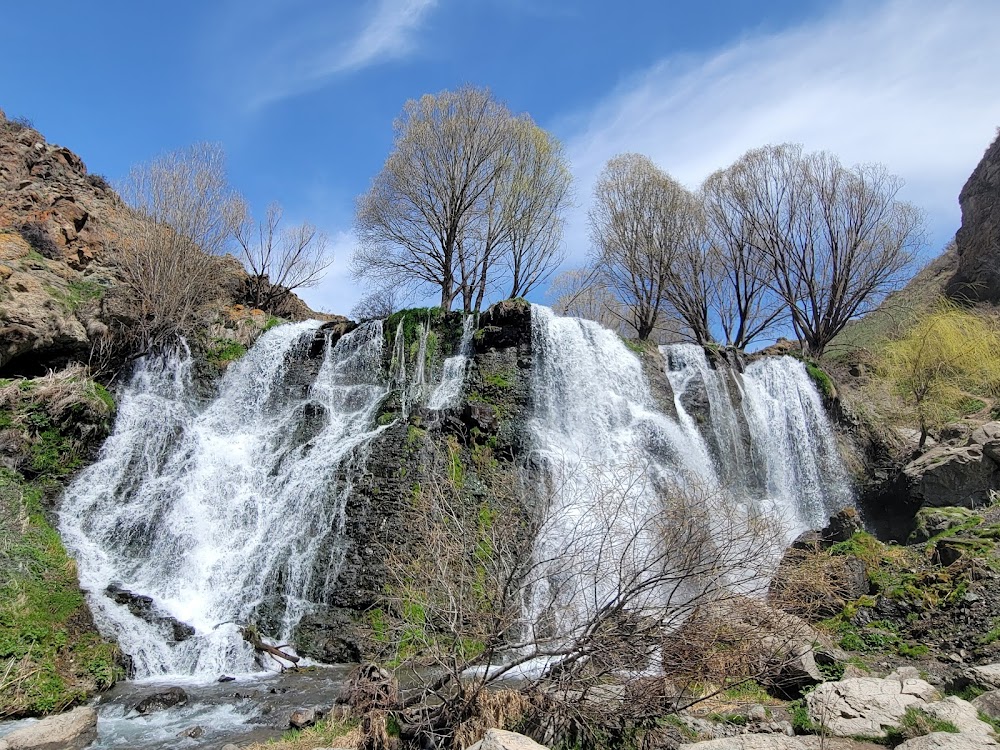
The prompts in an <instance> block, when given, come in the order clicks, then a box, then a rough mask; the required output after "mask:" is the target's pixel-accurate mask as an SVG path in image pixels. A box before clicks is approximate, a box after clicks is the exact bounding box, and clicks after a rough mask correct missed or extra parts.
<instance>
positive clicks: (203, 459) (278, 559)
mask: <svg viewBox="0 0 1000 750" xmlns="http://www.w3.org/2000/svg"><path fill="white" fill-rule="evenodd" d="M316 327H317V324H316V323H313V322H307V323H298V324H292V325H285V326H279V327H278V328H275V329H273V330H271V331H269V332H267V333H265V334H264V335H263V336H262V337H261V338H260V339H259V340H258V342H257V343H256V344H255V345H254V346H253V348H252V349H251V350H250V351H249V352H248V353H247V354H246V355H245V356H244V357H243V358H242V359H241V360H239V361H237V362H235V363H234V364H233V365H231V366H230V368H229V370H228V371H227V372H226V373H225V375H224V377H223V378H222V381H221V383H220V384H219V387H218V393H217V395H216V396H215V398H213V399H212V400H210V401H208V402H207V403H203V402H201V401H199V399H198V398H197V397H196V395H195V389H194V387H193V383H192V380H191V373H190V368H191V360H190V356H189V354H188V353H187V352H184V351H181V352H178V353H176V354H174V355H172V356H167V357H162V358H154V359H150V360H147V361H145V362H140V363H139V365H138V367H137V369H136V372H135V375H134V377H133V378H132V381H131V383H130V384H129V385H128V387H127V388H125V389H124V391H123V392H122V393H121V396H120V406H119V413H118V418H117V421H116V424H115V430H114V433H113V434H112V436H111V437H110V438H108V440H107V442H106V443H105V445H104V447H103V449H102V451H101V455H100V458H99V460H98V461H97V462H96V463H95V464H93V465H92V466H91V467H89V468H88V469H86V470H84V471H83V472H81V474H80V475H79V477H78V478H77V479H76V480H75V481H74V482H73V483H72V484H71V485H70V487H69V488H68V489H67V492H66V497H65V500H64V502H63V506H62V510H61V513H60V529H61V532H62V535H63V538H64V540H65V541H66V544H67V546H68V547H69V548H70V549H71V550H72V551H73V553H74V555H75V557H76V559H77V561H78V563H79V570H80V578H81V582H82V585H83V587H84V588H85V589H87V590H89V592H90V601H91V608H92V610H93V612H94V615H95V618H96V619H97V621H98V625H99V626H100V627H101V628H102V629H103V630H105V631H108V632H111V633H113V634H114V635H115V636H116V637H117V639H118V641H119V643H120V644H121V647H122V649H123V650H124V651H125V652H126V653H128V654H129V655H130V656H131V657H132V659H133V663H134V665H135V671H136V674H137V676H140V677H144V676H153V675H164V674H173V675H183V674H187V675H198V676H202V677H215V676H218V675H219V674H220V673H223V672H230V673H232V672H249V671H254V670H255V669H256V666H255V661H254V654H253V651H252V649H251V648H250V647H249V645H248V644H246V643H245V642H244V641H243V639H242V637H241V635H240V633H239V629H238V626H237V624H238V623H246V622H248V621H256V622H258V623H262V624H263V625H265V626H266V628H267V631H266V632H271V633H273V634H274V635H276V636H278V637H281V638H287V637H288V636H289V635H290V632H291V630H292V628H293V627H294V626H295V625H296V624H297V622H298V620H299V619H300V618H301V616H302V615H303V614H304V613H305V612H306V611H308V610H309V608H310V607H311V606H312V604H311V603H312V602H315V601H318V600H320V599H321V598H322V594H323V592H324V590H325V589H326V588H327V587H328V586H329V583H330V581H331V580H333V579H334V578H335V577H336V574H337V571H338V568H339V565H340V563H341V555H342V554H343V549H342V539H341V534H342V530H343V523H344V519H343V509H344V503H345V502H346V499H347V496H348V494H349V493H350V492H351V486H352V477H353V476H355V474H356V473H357V471H358V469H359V468H360V464H361V463H362V462H363V461H364V457H365V446H366V445H367V443H368V442H369V441H370V440H371V438H372V437H373V436H374V435H376V434H377V433H378V431H379V429H380V428H375V427H373V424H374V414H375V410H376V408H377V407H378V404H379V402H380V401H381V399H382V398H383V396H384V395H385V393H386V386H385V385H384V384H383V382H382V381H383V378H382V376H381V366H382V347H383V336H382V325H381V323H380V322H377V321H376V322H373V323H368V324H366V325H364V326H362V327H361V328H359V329H357V330H355V331H353V332H351V333H349V334H347V335H346V336H344V337H342V338H341V339H340V340H339V341H338V342H337V343H336V345H335V346H331V345H330V342H329V339H328V340H327V345H326V347H325V350H324V353H323V360H322V363H321V364H320V366H319V369H318V374H317V375H316V376H315V379H314V380H313V382H311V383H309V382H302V372H303V368H301V367H294V366H293V362H295V361H297V360H298V361H301V359H302V358H304V356H305V352H306V351H307V348H308V345H309V343H310V341H311V339H312V337H313V335H314V331H315V329H316ZM109 586H118V587H120V588H121V589H124V590H127V591H130V592H135V593H137V594H141V595H142V596H145V597H149V600H148V602H147V603H148V606H149V607H150V608H151V609H152V611H153V612H154V613H155V614H156V615H157V617H153V618H149V617H146V618H142V617H137V616H136V615H135V614H133V613H132V612H131V611H130V610H129V608H128V607H127V606H125V605H124V604H119V603H116V601H115V600H114V598H113V597H112V596H111V595H108V594H106V593H105V592H106V590H107V589H108V587H109ZM168 618H175V620H179V621H181V622H183V623H187V624H188V625H190V626H193V628H194V631H195V632H194V635H193V636H191V637H189V638H186V639H182V638H178V637H177V633H176V630H175V629H174V628H172V626H171V624H170V623H171V622H172V621H171V620H169V619H168Z"/></svg>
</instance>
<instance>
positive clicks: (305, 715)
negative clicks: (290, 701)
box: [288, 708, 319, 729]
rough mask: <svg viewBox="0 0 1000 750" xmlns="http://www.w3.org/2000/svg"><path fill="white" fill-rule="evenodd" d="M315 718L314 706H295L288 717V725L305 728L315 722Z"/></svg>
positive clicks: (294, 727) (293, 727)
mask: <svg viewBox="0 0 1000 750" xmlns="http://www.w3.org/2000/svg"><path fill="white" fill-rule="evenodd" d="M317 718H319V717H318V716H317V714H316V709H315V708H297V709H295V710H294V711H292V715H291V716H289V717H288V726H290V727H291V728H292V729H305V728H306V727H311V726H312V725H313V724H315V723H316V719H317Z"/></svg>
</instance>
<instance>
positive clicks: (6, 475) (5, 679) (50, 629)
mask: <svg viewBox="0 0 1000 750" xmlns="http://www.w3.org/2000/svg"><path fill="white" fill-rule="evenodd" d="M113 406H114V404H113V401H112V400H111V397H110V396H109V395H108V393H107V391H105V390H104V389H103V388H101V387H100V386H98V385H97V384H95V383H94V382H93V381H91V380H89V379H88V378H86V377H85V375H84V374H83V371H82V370H80V369H77V370H72V371H69V372H67V373H66V374H65V375H63V376H47V377H45V378H37V379H34V380H14V381H0V442H2V443H3V446H4V451H3V453H4V455H3V456H2V459H3V461H2V464H0V466H2V468H0V718H5V717H12V716H25V715H37V714H44V713H49V712H52V711H58V710H61V709H63V708H66V707H67V706H70V705H72V704H73V703H76V702H79V701H82V700H85V699H87V698H88V697H90V695H92V694H93V693H94V692H95V691H96V690H99V689H103V688H106V687H109V686H110V685H111V684H113V683H114V681H115V680H116V679H118V678H119V677H120V676H121V675H122V670H121V667H120V654H119V652H118V649H117V648H116V647H115V646H114V644H111V643H108V642H107V641H105V640H103V639H102V638H101V637H100V636H99V635H98V633H97V632H96V630H95V628H94V625H93V622H92V621H91V617H90V611H89V609H88V608H87V606H86V603H85V601H84V596H83V592H82V591H81V590H80V586H79V581H78V579H77V571H76V565H75V563H74V562H73V560H72V559H71V558H70V557H69V555H68V554H67V553H66V550H65V548H64V547H63V545H62V543H61V542H60V540H59V535H58V534H57V533H56V531H55V529H54V528H53V525H52V523H51V521H50V520H49V518H48V517H47V516H46V512H45V509H46V498H51V497H54V496H55V495H56V494H58V492H59V491H60V490H61V488H62V486H63V483H64V482H65V481H66V480H67V479H68V478H69V476H70V474H71V473H72V472H73V470H74V469H76V468H77V467H78V466H79V465H80V463H81V462H82V460H83V458H84V456H85V453H86V451H87V447H88V445H89V444H90V443H91V441H93V440H96V439H99V437H100V436H102V435H103V434H104V431H105V430H106V429H107V423H108V421H109V420H110V417H111V414H112V412H113ZM81 428H82V429H81Z"/></svg>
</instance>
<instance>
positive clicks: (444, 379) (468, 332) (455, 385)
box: [427, 315, 476, 410]
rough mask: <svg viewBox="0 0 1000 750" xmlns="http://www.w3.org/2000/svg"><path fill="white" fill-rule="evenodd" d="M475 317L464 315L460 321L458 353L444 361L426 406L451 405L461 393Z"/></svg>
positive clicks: (469, 353)
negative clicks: (439, 376) (460, 335)
mask: <svg viewBox="0 0 1000 750" xmlns="http://www.w3.org/2000/svg"><path fill="white" fill-rule="evenodd" d="M475 323H476V319H475V316H473V315H466V316H465V320H464V321H463V322H462V341H461V343H460V344H459V346H458V354H456V355H455V356H453V357H448V358H447V359H446V360H445V361H444V370H443V372H442V373H441V382H440V383H438V384H437V386H436V387H435V388H434V390H433V391H432V392H431V396H430V398H429V399H427V406H428V407H429V408H431V409H436V410H441V409H446V408H448V407H449V406H452V405H453V404H454V403H455V402H456V401H458V399H459V397H460V396H461V395H462V386H463V385H465V368H466V366H467V365H468V363H469V355H471V354H472V334H473V331H475Z"/></svg>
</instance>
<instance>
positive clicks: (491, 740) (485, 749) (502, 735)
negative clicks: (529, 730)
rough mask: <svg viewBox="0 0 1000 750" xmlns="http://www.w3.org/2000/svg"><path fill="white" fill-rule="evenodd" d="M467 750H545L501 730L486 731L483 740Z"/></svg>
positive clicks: (520, 735)
mask: <svg viewBox="0 0 1000 750" xmlns="http://www.w3.org/2000/svg"><path fill="white" fill-rule="evenodd" d="M469 750H545V745H540V744H538V743H537V742H535V741H534V740H533V739H531V738H530V737H525V736H524V735H523V734H518V733H517V732H508V731H505V730H503V729H487V730H486V734H484V735H483V738H482V739H481V740H480V741H479V742H477V743H476V744H474V745H473V746H472V747H470V748H469Z"/></svg>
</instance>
